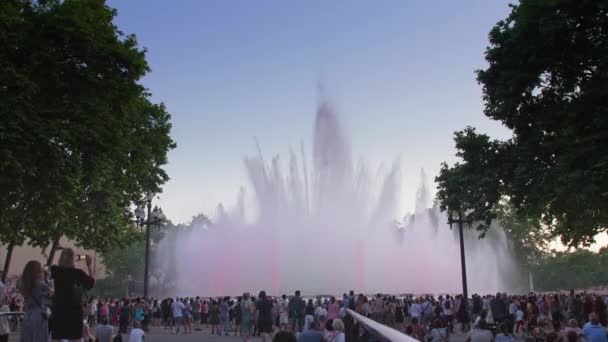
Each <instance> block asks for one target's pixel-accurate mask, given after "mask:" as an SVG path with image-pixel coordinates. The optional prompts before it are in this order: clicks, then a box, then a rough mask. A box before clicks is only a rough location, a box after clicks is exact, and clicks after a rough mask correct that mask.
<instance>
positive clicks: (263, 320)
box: [255, 299, 272, 334]
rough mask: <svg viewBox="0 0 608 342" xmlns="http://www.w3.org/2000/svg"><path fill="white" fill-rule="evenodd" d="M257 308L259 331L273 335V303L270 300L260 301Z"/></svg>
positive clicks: (256, 305)
mask: <svg viewBox="0 0 608 342" xmlns="http://www.w3.org/2000/svg"><path fill="white" fill-rule="evenodd" d="M255 307H256V309H257V310H258V330H259V331H260V333H268V334H270V333H272V303H271V302H270V301H269V300H268V299H259V300H258V301H257V302H256V303H255Z"/></svg>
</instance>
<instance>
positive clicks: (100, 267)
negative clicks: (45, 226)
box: [0, 237, 106, 285]
mask: <svg viewBox="0 0 608 342" xmlns="http://www.w3.org/2000/svg"><path fill="white" fill-rule="evenodd" d="M59 246H61V247H69V248H72V249H73V250H74V252H75V253H76V254H89V255H91V256H92V257H93V268H94V269H95V273H96V277H97V278H104V277H105V276H106V268H105V265H104V264H103V260H102V258H101V256H100V255H99V253H97V252H94V251H90V250H86V249H83V248H79V247H77V246H76V245H75V244H74V242H72V241H69V240H68V239H67V238H65V237H64V238H61V240H60V241H59ZM49 249H50V246H49V247H48V248H47V250H46V254H42V249H41V248H35V247H32V246H28V245H23V246H20V247H15V248H13V255H12V257H11V264H10V267H9V270H8V274H7V279H12V278H16V277H19V276H20V275H21V273H22V272H23V268H24V267H25V264H26V263H27V262H28V261H30V260H38V261H40V262H41V263H42V264H43V265H44V264H46V261H47V258H48V253H49ZM6 251H7V246H6V245H2V246H0V272H1V271H2V269H3V268H4V262H5V260H6ZM60 254H61V250H57V251H56V252H55V257H54V260H53V263H52V264H56V263H57V261H58V260H59V255H60ZM76 267H78V268H82V269H83V270H85V271H86V264H85V262H84V261H77V262H76ZM7 285H8V284H7Z"/></svg>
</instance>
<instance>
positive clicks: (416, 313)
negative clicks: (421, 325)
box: [410, 303, 422, 318]
mask: <svg viewBox="0 0 608 342" xmlns="http://www.w3.org/2000/svg"><path fill="white" fill-rule="evenodd" d="M420 311H422V308H421V307H420V304H418V303H414V304H412V306H411V307H410V315H411V316H412V317H414V318H418V317H420Z"/></svg>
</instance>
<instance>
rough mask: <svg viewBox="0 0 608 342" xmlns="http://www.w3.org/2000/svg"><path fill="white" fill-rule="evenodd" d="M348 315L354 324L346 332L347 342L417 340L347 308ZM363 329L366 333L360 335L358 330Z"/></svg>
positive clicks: (404, 341) (408, 341)
mask: <svg viewBox="0 0 608 342" xmlns="http://www.w3.org/2000/svg"><path fill="white" fill-rule="evenodd" d="M347 312H348V316H350V318H352V320H353V323H354V325H353V326H352V327H351V329H352V330H351V331H350V332H349V333H347V334H346V341H347V342H351V341H352V342H363V341H390V342H418V340H416V339H415V338H412V337H409V336H407V335H406V334H404V333H402V332H400V331H398V330H396V329H393V328H391V327H387V326H386V325H383V324H380V323H378V322H376V321H374V320H371V319H369V318H367V317H365V316H363V315H360V314H358V313H357V312H355V311H353V310H350V309H349V310H347ZM361 328H362V329H363V330H365V331H366V332H367V333H368V334H366V335H365V337H362V336H361V334H360V332H359V330H360V329H361Z"/></svg>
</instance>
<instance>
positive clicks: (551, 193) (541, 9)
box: [437, 0, 608, 246]
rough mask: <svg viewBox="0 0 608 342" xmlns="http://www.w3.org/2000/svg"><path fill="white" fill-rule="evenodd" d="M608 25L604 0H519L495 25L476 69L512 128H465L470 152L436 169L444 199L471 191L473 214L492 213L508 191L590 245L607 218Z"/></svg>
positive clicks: (460, 138) (493, 110)
mask: <svg viewBox="0 0 608 342" xmlns="http://www.w3.org/2000/svg"><path fill="white" fill-rule="evenodd" d="M607 27H608V3H606V2H604V1H591V0H582V1H568V0H547V1H535V0H521V1H520V2H519V4H517V5H512V12H511V14H510V15H509V16H508V17H507V18H506V19H505V20H502V21H500V22H498V23H497V24H496V26H495V27H494V28H493V29H492V30H491V32H490V35H489V38H490V47H489V48H488V49H487V51H486V60H487V62H488V67H487V69H485V70H480V71H478V72H477V79H478V81H479V82H480V84H481V85H482V86H483V94H484V96H483V98H484V102H485V109H484V113H485V115H486V116H488V117H489V118H491V119H493V120H498V121H500V122H501V123H502V124H504V125H505V126H506V127H508V128H509V129H511V130H512V131H513V138H512V139H509V140H507V141H497V140H490V139H489V138H488V137H487V136H486V135H483V134H478V133H476V132H475V130H474V129H471V128H467V129H465V130H464V131H461V132H458V133H456V141H457V143H456V148H457V150H458V153H457V155H458V156H459V157H460V158H461V161H460V162H459V163H457V164H456V165H455V166H453V167H448V166H447V165H445V164H444V165H443V168H442V170H441V174H440V176H439V177H438V178H437V181H438V183H439V193H440V199H442V201H445V204H447V203H448V202H449V199H451V198H453V197H459V198H460V197H461V196H459V194H462V193H465V194H466V195H468V196H470V198H467V201H469V202H470V204H471V205H472V206H473V208H472V209H473V211H474V213H473V214H472V216H474V217H476V218H480V219H483V220H484V222H485V223H487V220H488V219H491V218H492V217H493V216H494V215H495V214H494V212H495V208H496V206H498V205H499V204H500V202H501V201H507V202H508V203H509V205H510V206H512V207H513V208H514V209H515V210H516V212H517V214H518V215H519V216H521V217H524V218H526V219H531V220H535V221H542V224H543V225H544V226H545V227H546V228H547V229H548V231H549V232H550V234H551V235H552V236H554V237H560V238H561V241H562V242H563V243H564V244H566V245H569V246H579V245H589V244H590V243H592V242H593V237H594V236H595V235H596V234H597V233H599V232H601V231H603V230H605V229H606V227H608V102H607V99H608V29H607ZM479 151H482V152H484V151H485V152H491V153H486V154H483V155H476V153H477V152H479ZM462 179H467V180H470V181H471V183H470V184H467V183H464V184H463V185H462V186H463V187H464V188H463V189H458V188H457V189H453V188H452V187H453V186H454V184H451V183H450V180H455V181H460V180H462ZM467 209H468V208H467ZM487 227H488V225H487V224H484V225H480V226H479V228H480V229H481V230H484V229H487Z"/></svg>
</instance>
